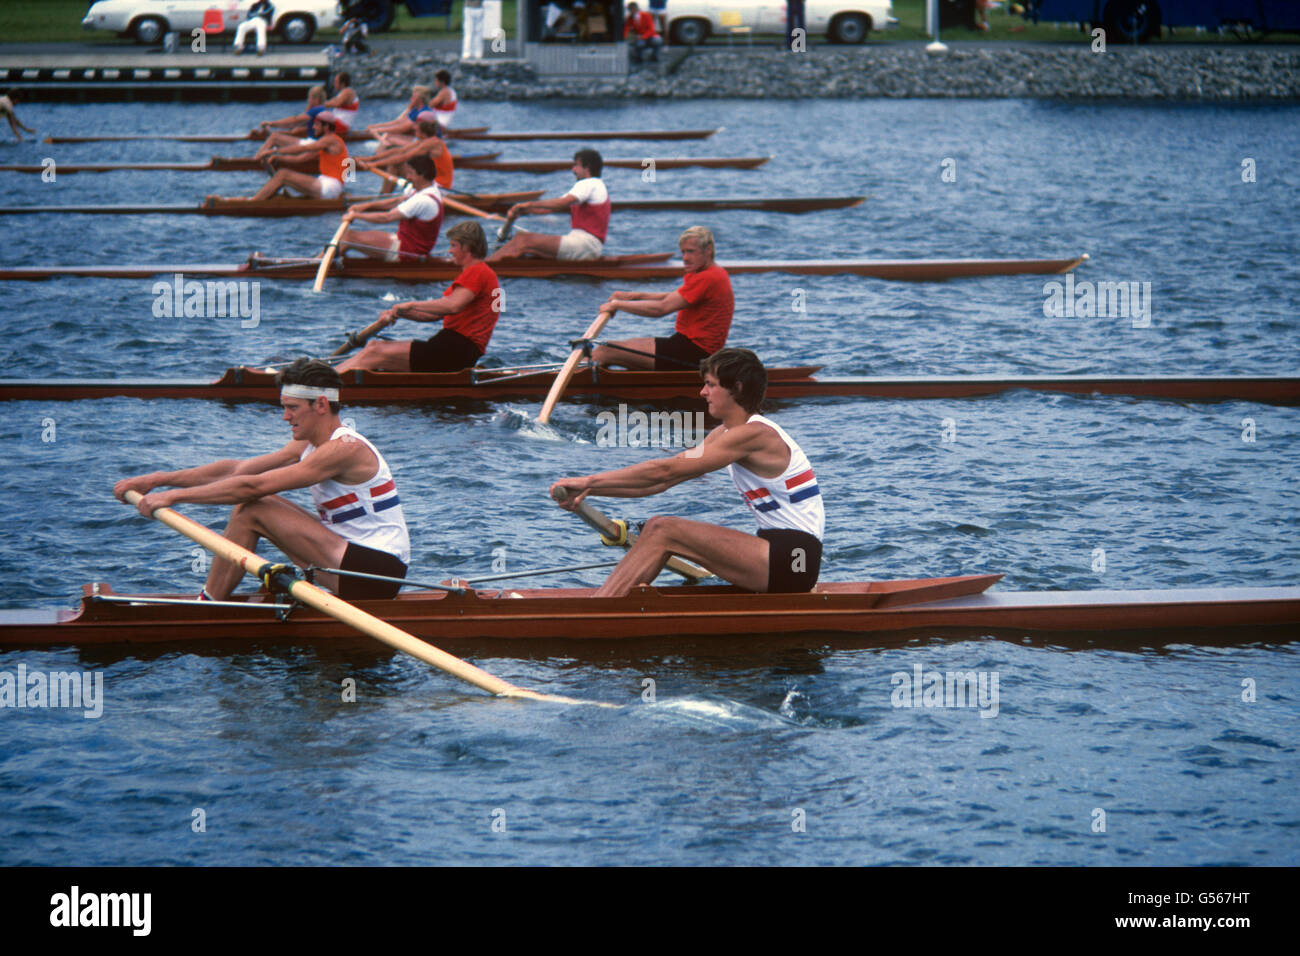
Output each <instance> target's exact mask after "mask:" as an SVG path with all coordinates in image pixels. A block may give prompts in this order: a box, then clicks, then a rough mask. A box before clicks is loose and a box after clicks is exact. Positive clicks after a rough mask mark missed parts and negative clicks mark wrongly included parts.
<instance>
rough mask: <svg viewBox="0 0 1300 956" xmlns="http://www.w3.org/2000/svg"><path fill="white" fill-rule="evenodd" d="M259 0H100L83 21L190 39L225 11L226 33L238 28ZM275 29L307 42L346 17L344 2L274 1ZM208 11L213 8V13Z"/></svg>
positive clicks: (155, 37)
mask: <svg viewBox="0 0 1300 956" xmlns="http://www.w3.org/2000/svg"><path fill="white" fill-rule="evenodd" d="M253 3H254V0H99V2H98V3H92V4H91V6H90V9H89V10H87V11H86V16H85V17H84V18H83V19H82V21H81V26H82V28H83V29H86V30H112V31H113V32H114V33H120V34H122V35H124V36H126V35H129V36H133V37H135V40H136V42H137V43H147V44H154V43H158V42H160V41H161V40H162V38H163V34H165V33H168V32H175V33H179V34H181V36H182V38H183V39H184V40H185V42H186V43H188V42H189V37H190V35H191V33H192V31H194V30H195V29H198V28H200V27H204V24H205V20H208V19H212V18H215V17H216V15H217V14H220V18H221V30H220V31H218V32H221V33H232V34H233V33H234V32H235V28H236V27H238V26H239V25H240V24H241V23H243V22H244V20H245V19H247V15H248V10H249V8H250V7H252V5H253ZM272 5H273V6H274V8H275V16H274V19H273V20H272V23H271V30H272V32H275V33H278V34H280V36H281V37H283V38H284V40H285V41H286V42H288V43H306V42H308V41H309V40H310V39H311V38H312V36H313V35H314V34H315V33H316V31H317V30H328V29H333V28H335V27H337V26H338V25H339V24H340V23H342V22H343V4H341V3H339V2H337V0H284V2H283V3H277V2H275V0H272ZM209 11H212V12H211V13H210V12H209Z"/></svg>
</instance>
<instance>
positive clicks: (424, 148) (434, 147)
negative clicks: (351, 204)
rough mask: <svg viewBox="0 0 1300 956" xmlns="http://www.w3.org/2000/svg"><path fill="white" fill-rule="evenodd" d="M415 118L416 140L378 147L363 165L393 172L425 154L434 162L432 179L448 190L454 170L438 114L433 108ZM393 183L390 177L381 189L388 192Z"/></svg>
mask: <svg viewBox="0 0 1300 956" xmlns="http://www.w3.org/2000/svg"><path fill="white" fill-rule="evenodd" d="M415 120H416V122H415V128H416V131H417V133H418V135H419V139H417V140H416V141H415V142H413V143H410V144H409V145H406V146H393V147H390V148H389V149H381V150H380V151H379V152H377V153H375V155H374V156H372V157H370V159H368V160H366V162H365V166H366V167H367V168H368V167H372V166H373V167H379V168H381V169H386V170H387V171H388V172H390V173H393V172H395V171H396V170H397V169H398V167H400V166H401V165H402V163H404V162H407V161H409V160H412V159H414V158H415V157H416V156H426V157H428V158H429V159H431V160H432V161H433V165H434V169H435V170H436V175H435V177H434V182H436V183H437V184H438V185H439V186H441V187H442V188H443V189H450V188H451V183H452V180H453V179H454V177H455V174H456V170H455V166H454V165H453V163H452V158H451V150H449V149H447V144H446V143H445V142H443V140H442V127H441V126H439V125H438V120H437V115H436V114H435V113H434V112H433V110H421V111H420V112H419V113H417V114H416V117H415ZM394 185H396V184H395V183H394V182H393V181H392V180H389V181H388V183H387V184H386V185H385V187H384V189H383V190H382V191H383V192H386V193H387V192H391V191H392V189H393V186H394Z"/></svg>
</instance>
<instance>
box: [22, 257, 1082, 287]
mask: <svg viewBox="0 0 1300 956" xmlns="http://www.w3.org/2000/svg"><path fill="white" fill-rule="evenodd" d="M1087 258H1088V256H1087V254H1086V253H1085V254H1084V255H1081V256H1077V257H1075V258H1072V259H743V260H742V259H733V260H730V261H725V260H724V261H719V262H718V265H720V266H721V267H722V268H723V269H725V270H726V271H727V272H728V273H730V274H731V275H751V274H755V273H762V272H786V273H790V274H792V275H823V276H829V275H858V276H868V277H870V278H875V279H895V280H900V281H905V282H938V281H943V280H946V279H965V278H972V277H978V276H1009V275H1054V274H1060V273H1065V272H1070V271H1071V270H1072V269H1074V268H1075V267H1077V266H1078V265H1080V264H1081V263H1083V262H1084V261H1086V260H1087ZM670 259H672V254H671V253H646V254H641V255H629V256H603V257H601V258H599V259H587V260H575V259H566V260H558V259H502V260H499V261H496V262H491V263H489V265H490V266H491V267H492V271H494V272H495V273H496V274H497V275H498V276H501V277H503V278H535V279H551V278H556V277H558V276H590V277H594V278H598V279H619V280H625V281H632V282H646V281H650V280H652V279H680V278H681V277H682V274H683V270H684V266H683V265H682V263H681V262H679V261H669V260H670ZM319 265H320V260H319V259H266V258H259V257H257V256H254V257H252V258H250V260H249V261H248V262H243V263H239V264H238V265H223V264H213V263H185V264H180V265H140V266H100V265H87V266H20V267H17V268H12V269H0V281H4V280H15V279H21V280H36V279H50V278H54V277H56V276H90V277H93V278H104V279H142V278H148V277H149V276H156V275H177V274H180V275H185V276H188V277H192V278H193V277H204V276H211V277H222V276H230V277H244V278H247V277H249V276H257V277H259V278H266V279H291V280H292V279H311V278H314V277H315V275H316V270H317V268H318V266H319ZM334 268H335V270H336V271H337V275H338V278H343V279H392V280H395V281H399V282H445V281H448V280H451V279H454V278H456V276H458V275H460V267H459V266H457V265H456V264H455V263H453V262H450V261H448V260H445V259H429V260H423V261H420V262H383V261H381V260H379V259H360V258H357V259H348V260H346V262H345V263H339V262H335V264H334ZM333 274H334V272H331V275H333Z"/></svg>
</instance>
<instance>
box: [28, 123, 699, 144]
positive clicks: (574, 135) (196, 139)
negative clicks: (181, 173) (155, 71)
mask: <svg viewBox="0 0 1300 956" xmlns="http://www.w3.org/2000/svg"><path fill="white" fill-rule="evenodd" d="M721 131H722V127H721V126H719V127H716V128H714V129H632V130H624V129H611V130H543V131H541V132H534V131H531V130H502V131H500V132H495V133H494V132H491V131H490V129H489V128H488V127H486V126H473V127H466V128H465V129H445V130H443V138H444V139H466V140H469V139H476V140H477V139H485V140H502V141H505V140H543V139H572V140H596V139H654V140H679V139H708V138H709V137H710V136H712V135H713V134H715V133H719V132H721ZM374 138H375V137H373V136H367V135H366V134H365V133H364V132H362V131H360V130H357V131H349V132H348V134H347V137H346V139H347V141H348V142H350V143H361V142H370V141H372V140H374ZM264 139H266V134H264V133H259V132H258V131H257V130H253V131H252V132H249V133H226V134H221V133H214V134H207V135H201V134H184V135H181V134H148V133H142V134H139V135H133V136H132V135H128V136H47V137H45V142H47V143H126V142H132V141H139V140H154V141H158V140H166V141H168V142H173V143H241V142H247V141H250V140H251V141H261V140H264Z"/></svg>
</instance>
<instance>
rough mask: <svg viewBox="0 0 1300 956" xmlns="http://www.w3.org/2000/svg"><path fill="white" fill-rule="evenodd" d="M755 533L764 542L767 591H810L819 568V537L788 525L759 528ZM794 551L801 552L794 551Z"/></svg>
mask: <svg viewBox="0 0 1300 956" xmlns="http://www.w3.org/2000/svg"><path fill="white" fill-rule="evenodd" d="M758 536H759V537H760V538H762V539H763V540H764V541H766V542H767V543H768V548H769V551H768V556H767V592H768V593H769V594H802V593H804V592H806V591H811V590H812V589H813V586H814V585H816V584H817V576H818V575H819V574H820V573H821V570H822V543H821V541H819V540H818V539H817V538H815V537H813V536H812V535H810V534H809V533H808V532H807V531H795V530H793V529H789V528H760V529H759V531H758ZM796 551H799V552H801V553H799V554H796V553H795V552H796ZM797 568H802V569H803V570H796V569H797Z"/></svg>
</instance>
